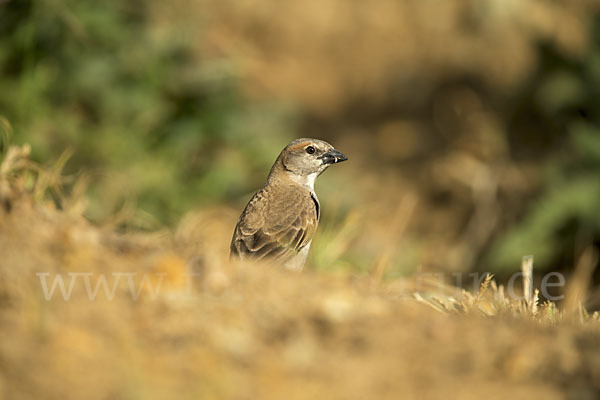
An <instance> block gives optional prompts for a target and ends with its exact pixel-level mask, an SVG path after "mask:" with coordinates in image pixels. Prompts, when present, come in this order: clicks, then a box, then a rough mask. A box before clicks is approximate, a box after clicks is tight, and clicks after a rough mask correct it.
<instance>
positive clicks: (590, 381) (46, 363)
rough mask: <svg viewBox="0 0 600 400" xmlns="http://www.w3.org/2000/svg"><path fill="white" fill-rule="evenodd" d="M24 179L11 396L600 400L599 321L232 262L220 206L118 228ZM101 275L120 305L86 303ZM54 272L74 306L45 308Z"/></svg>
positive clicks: (6, 301)
mask: <svg viewBox="0 0 600 400" xmlns="http://www.w3.org/2000/svg"><path fill="white" fill-rule="evenodd" d="M16 182H17V183H16V184H12V185H8V186H7V185H6V184H5V185H4V186H3V187H2V190H1V191H0V194H1V195H2V204H3V207H1V208H0V255H1V257H0V332H1V335H2V336H1V340H0V371H1V372H0V398H5V399H84V398H85V399H166V398H171V399H172V398H178V399H282V398H287V399H316V398H327V399H397V398H419V399H420V398H423V399H441V398H453V399H458V398H460V399H479V398H487V399H506V398H513V399H532V398H544V399H596V398H599V396H600V324H599V323H598V321H597V320H593V319H591V320H590V321H586V322H581V321H579V320H577V319H569V318H557V319H551V318H550V319H548V318H537V317H535V316H527V315H524V314H522V313H511V312H501V313H498V315H495V316H489V315H488V314H489V313H484V312H483V311H481V310H482V308H480V307H478V306H477V305H475V306H473V307H472V308H470V309H468V310H466V311H464V312H441V311H438V310H436V309H434V308H433V307H430V306H429V305H428V304H427V303H426V302H419V301H416V300H415V299H414V295H413V293H411V290H410V289H409V288H410V285H404V284H400V283H402V281H400V280H399V279H396V280H380V279H376V277H374V276H373V275H372V274H371V275H370V274H364V275H353V274H350V273H335V274H334V273H317V272H314V271H311V270H306V271H304V272H303V273H291V272H287V271H282V270H281V269H278V268H275V267H273V266H268V265H260V266H259V265H254V266H248V265H247V266H239V265H233V264H230V263H228V262H227V261H226V257H222V254H221V253H222V252H223V251H224V249H223V248H226V246H227V240H225V235H229V234H230V232H229V228H228V227H230V226H232V225H231V222H232V220H233V218H234V214H233V213H232V212H229V211H227V210H217V211H214V212H211V213H200V214H197V215H196V216H195V217H194V218H190V219H188V220H187V222H186V221H184V222H182V224H181V226H180V227H179V229H178V230H177V231H176V232H174V233H168V232H164V233H154V234H133V233H129V234H117V233H115V232H114V230H113V229H112V228H109V227H108V228H107V227H104V228H101V227H95V226H92V225H90V224H89V223H88V222H87V221H86V220H85V219H84V218H83V217H81V216H80V215H79V212H78V210H80V209H81V208H80V207H78V206H77V204H70V205H69V206H68V207H65V208H64V210H57V209H56V208H55V207H54V206H53V205H48V204H46V203H44V202H43V201H38V200H35V199H34V198H33V197H32V195H31V194H30V193H29V192H27V191H26V190H21V189H19V184H18V183H19V181H18V180H17V181H16ZM217 242H219V243H221V242H224V243H225V244H224V245H223V246H222V247H223V248H221V247H219V246H217V245H215V243H217ZM211 249H212V250H211ZM69 274H71V275H69ZM115 274H116V275H115ZM127 274H129V275H127ZM102 276H104V277H105V278H106V279H107V281H108V283H109V286H110V288H112V287H113V286H112V285H113V282H115V280H116V279H117V277H118V276H120V278H119V279H120V280H119V281H117V282H118V284H115V286H114V288H115V292H114V296H109V295H107V294H106V292H105V291H104V289H103V288H102V287H101V286H98V287H99V290H98V292H97V293H96V296H95V298H94V299H93V300H90V297H89V294H88V290H87V289H86V284H85V283H86V277H87V279H88V284H89V286H90V288H92V289H93V288H94V287H96V285H97V284H98V282H99V280H100V279H102V278H101V277H102ZM56 277H62V278H64V283H65V290H67V289H69V287H70V285H71V283H72V287H73V289H72V292H71V293H70V295H69V296H67V297H68V299H67V300H64V299H63V296H62V294H61V291H60V287H59V286H56V287H55V291H54V292H53V293H52V295H50V296H49V300H47V299H46V297H48V296H47V295H49V291H50V289H51V287H52V283H53V282H54V279H55V278H56ZM72 279H73V280H72ZM44 282H45V283H46V293H45V291H44ZM131 285H133V288H134V289H135V290H133V291H132V289H131V287H130V286H131ZM144 285H145V286H144ZM140 287H141V288H142V289H139V290H140V292H139V293H137V290H138V288H140ZM138 295H139V296H138ZM111 297H112V298H111Z"/></svg>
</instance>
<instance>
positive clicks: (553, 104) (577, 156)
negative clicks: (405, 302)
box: [489, 19, 600, 270]
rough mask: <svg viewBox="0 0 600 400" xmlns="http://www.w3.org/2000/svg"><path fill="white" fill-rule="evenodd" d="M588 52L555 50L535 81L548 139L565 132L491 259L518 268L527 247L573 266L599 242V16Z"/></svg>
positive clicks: (543, 262)
mask: <svg viewBox="0 0 600 400" xmlns="http://www.w3.org/2000/svg"><path fill="white" fill-rule="evenodd" d="M593 35H594V36H593V37H594V39H595V40H593V41H592V43H593V45H592V46H591V48H590V50H589V52H588V53H587V54H586V56H585V57H584V58H583V59H581V60H568V59H564V58H560V57H557V56H556V54H551V55H550V57H549V58H552V60H551V61H549V60H548V59H546V63H542V64H541V65H542V67H543V70H542V71H540V74H539V76H540V77H541V78H540V79H539V80H538V82H537V83H536V84H535V85H534V86H533V89H532V91H533V98H534V99H535V101H534V102H533V105H532V107H533V109H534V110H535V112H534V114H536V115H537V116H538V117H539V118H541V119H543V120H545V121H546V123H545V124H544V125H545V126H548V127H549V131H548V132H545V133H546V135H547V136H548V140H552V136H553V135H554V136H557V137H559V138H560V140H558V141H556V144H555V145H554V146H552V147H551V153H550V155H549V156H546V157H545V158H544V159H545V161H544V162H545V168H544V170H545V174H544V179H543V182H544V183H543V188H542V189H541V192H540V193H539V195H538V196H537V200H535V201H533V202H532V204H531V205H530V206H529V207H528V210H527V212H526V213H525V214H524V216H523V218H522V220H521V221H520V223H518V224H516V225H515V226H514V227H512V228H511V229H509V230H507V231H506V232H504V233H503V234H502V235H501V236H500V237H499V239H498V240H497V241H496V242H495V244H494V245H493V248H492V251H491V252H490V254H489V260H490V264H491V265H496V266H497V267H498V268H506V269H513V270H514V266H515V265H518V260H519V259H520V258H521V256H523V255H525V254H534V255H535V258H536V262H537V263H538V267H539V266H541V267H545V268H548V267H551V266H554V267H566V266H571V265H572V263H573V258H576V257H578V255H579V254H580V253H581V252H582V251H583V250H584V248H585V247H586V246H588V245H590V244H594V243H595V244H596V245H600V19H596V24H595V30H594V32H593Z"/></svg>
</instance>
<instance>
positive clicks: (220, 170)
mask: <svg viewBox="0 0 600 400" xmlns="http://www.w3.org/2000/svg"><path fill="white" fill-rule="evenodd" d="M150 4H151V2H148V1H143V0H133V1H126V2H122V1H117V0H107V1H101V2H98V1H92V0H67V1H55V0H37V1H28V0H22V1H21V0H20V1H8V2H3V3H1V4H0V68H1V70H0V71H1V72H0V87H1V88H2V90H0V116H3V117H5V118H6V119H7V120H8V121H10V123H11V124H12V125H13V129H14V132H15V134H14V137H13V138H12V140H13V142H16V143H23V142H29V143H31V144H32V148H33V151H34V157H35V158H36V159H38V160H42V161H45V162H49V161H51V160H53V159H56V158H57V157H58V156H59V155H60V154H61V153H62V152H64V151H65V149H71V150H74V151H73V156H72V159H71V160H70V161H69V164H68V171H67V172H74V171H81V170H82V167H84V168H83V170H86V171H88V173H90V174H91V175H92V177H91V179H90V182H92V183H91V187H90V192H91V194H92V195H91V196H90V199H91V201H92V203H91V204H90V207H89V214H90V215H89V216H90V217H91V218H92V219H102V218H104V217H106V216H108V215H111V214H113V213H114V212H115V211H116V210H117V209H118V208H119V207H122V206H123V204H124V202H125V203H126V202H128V201H135V202H137V206H138V207H136V208H138V209H139V210H141V212H142V214H143V215H146V216H147V218H146V219H145V220H138V221H137V223H139V224H141V225H144V224H146V225H147V224H148V223H150V225H153V224H152V222H153V221H152V218H154V217H156V218H157V219H158V220H159V221H160V222H167V223H169V222H172V221H174V220H175V219H176V218H177V217H179V216H180V215H181V213H182V212H183V211H185V210H187V209H189V208H191V207H192V206H194V205H200V204H204V203H206V202H210V201H217V200H222V199H224V198H227V197H232V196H239V195H240V194H241V193H244V192H245V191H248V190H251V188H253V187H254V186H255V185H256V182H255V181H256V178H255V177H253V176H252V171H256V170H259V169H262V170H264V168H268V166H269V165H270V163H271V162H272V154H273V153H276V152H277V151H278V150H279V149H280V148H281V146H282V145H284V144H285V143H286V142H287V140H288V139H289V136H287V135H286V134H285V130H284V129H283V126H286V125H288V124H286V123H284V122H285V121H286V118H289V117H290V112H289V111H288V110H287V109H286V108H285V107H283V106H277V107H275V106H270V105H258V106H249V105H248V104H247V103H244V102H242V101H241V100H240V95H239V88H238V82H237V78H236V71H235V65H233V63H232V62H231V61H222V60H219V59H214V60H211V59H201V60H199V59H198V56H197V55H196V53H197V52H196V53H195V52H194V51H193V49H192V48H191V44H192V43H195V42H197V41H199V40H202V38H196V37H194V38H191V37H189V32H188V30H186V27H187V25H186V21H182V23H181V24H179V25H178V26H177V29H162V30H161V29H160V24H157V23H156V15H152V13H151V10H150ZM187 23H198V22H197V21H196V22H194V21H191V22H187ZM240 143H243V145H240ZM235 190H237V191H238V192H233V191H235ZM150 215H151V216H152V217H150ZM134 219H135V218H134ZM154 222H156V221H154Z"/></svg>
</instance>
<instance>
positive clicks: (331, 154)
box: [319, 149, 348, 164]
mask: <svg viewBox="0 0 600 400" xmlns="http://www.w3.org/2000/svg"><path fill="white" fill-rule="evenodd" d="M319 158H320V159H321V160H322V161H323V164H336V163H339V162H342V161H346V160H347V159H348V157H346V156H345V155H343V154H342V153H340V152H339V151H337V150H336V149H332V150H329V151H328V152H327V153H325V154H323V155H322V156H321V157H319Z"/></svg>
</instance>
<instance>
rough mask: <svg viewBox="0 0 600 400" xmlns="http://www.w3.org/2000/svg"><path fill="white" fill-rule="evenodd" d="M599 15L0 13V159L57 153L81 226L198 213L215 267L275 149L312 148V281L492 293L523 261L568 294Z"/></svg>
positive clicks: (339, 1)
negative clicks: (445, 278) (318, 210)
mask: <svg viewBox="0 0 600 400" xmlns="http://www.w3.org/2000/svg"><path fill="white" fill-rule="evenodd" d="M599 12H600V6H599V4H598V2H597V1H594V0H569V1H551V0H546V1H541V0H488V1H478V0H444V1H422V0H406V1H402V2H398V1H393V0H377V1H370V2H362V1H347V0H346V1H343V0H323V1H320V2H305V1H301V0H262V1H256V0H236V1H233V0H221V1H207V0H195V1H192V0H172V1H169V2H156V1H150V0H131V1H126V2H124V1H117V0H105V1H101V2H98V1H92V0H63V1H57V0H36V1H29V0H0V133H1V136H2V141H1V143H2V144H1V145H0V146H3V147H4V148H5V147H6V146H7V144H8V143H16V144H22V143H30V144H31V145H32V150H33V157H34V159H35V160H37V161H40V162H42V163H44V164H46V165H52V164H54V163H55V162H56V161H57V160H61V159H66V158H67V157H69V159H68V162H67V163H66V166H65V167H64V172H65V174H66V177H67V178H68V179H67V180H66V181H65V184H66V185H67V186H69V185H73V186H75V185H76V182H82V181H83V182H85V183H86V185H87V191H86V193H87V195H86V199H87V202H88V204H87V216H88V218H90V219H91V220H92V221H95V222H97V223H99V224H102V223H106V221H109V220H110V221H114V220H115V216H119V219H118V225H119V226H120V228H121V229H122V230H124V231H132V230H139V229H143V230H150V231H152V230H156V229H159V228H163V227H170V228H173V229H180V230H181V229H184V228H185V227H189V226H193V225H194V221H196V219H195V218H196V217H195V216H197V215H199V214H200V215H205V216H206V215H207V214H210V215H212V216H214V219H215V220H218V221H219V222H220V223H221V225H220V226H219V227H218V228H214V227H213V228H214V230H211V231H210V232H204V233H203V234H200V235H199V236H203V235H204V236H211V235H212V236H214V235H216V234H217V232H218V235H217V236H216V238H213V239H206V240H209V241H210V240H213V241H214V242H215V243H220V245H221V246H222V249H219V251H221V253H223V252H226V251H227V247H228V244H229V240H230V235H231V232H232V231H233V224H234V223H235V220H236V218H237V216H238V215H239V213H240V211H241V209H242V208H243V206H244V205H245V203H246V202H247V200H248V199H249V197H250V196H251V195H252V194H253V192H254V191H256V189H257V188H258V187H259V186H260V185H262V183H263V182H264V179H265V177H266V174H267V172H268V169H269V167H270V166H271V164H272V162H273V161H274V159H275V158H276V156H277V154H278V153H279V151H280V150H281V149H282V148H283V147H284V146H285V145H286V144H287V143H288V142H289V141H291V140H292V139H294V138H297V137H315V138H320V139H323V140H326V141H329V142H330V143H332V144H333V145H334V146H335V147H336V148H338V149H339V150H340V151H342V152H344V153H345V154H347V155H348V156H349V157H350V161H349V162H347V163H344V164H342V165H340V166H336V167H335V168H331V169H330V170H329V171H327V173H325V174H324V175H323V176H322V177H321V178H320V179H319V181H318V182H317V188H316V189H317V193H318V194H319V197H320V199H321V203H322V209H323V220H322V225H321V227H320V229H319V233H318V234H319V237H318V238H317V240H316V241H315V242H314V246H313V249H312V250H311V258H310V262H309V264H310V267H311V268H315V269H318V270H320V269H324V270H336V269H345V270H351V271H357V272H373V271H379V272H378V273H381V274H384V275H385V276H399V275H406V274H410V273H412V272H414V271H415V270H416V269H417V268H418V267H419V266H422V267H423V269H427V270H433V271H446V272H452V273H465V274H467V273H469V272H483V271H491V272H493V273H495V274H496V275H497V276H498V277H499V278H500V279H502V277H508V276H509V275H510V274H512V273H514V272H515V271H517V270H518V269H519V266H520V260H521V257H522V256H524V255H529V254H532V255H534V257H535V263H536V264H535V265H536V267H535V268H536V271H537V272H538V274H540V275H541V274H544V273H545V272H548V271H563V272H565V273H567V274H570V273H572V272H573V271H576V270H577V271H580V272H579V273H580V274H583V276H584V278H585V279H587V280H589V279H590V278H592V274H594V267H595V266H596V264H597V262H598V258H597V253H598V248H599V246H600V126H599V123H600V14H599ZM61 156H62V158H61ZM182 226H183V227H184V228H182ZM213 228H211V229H213ZM190 229H192V228H190ZM196 229H201V228H196ZM213 234H214V235H213ZM224 256H225V257H226V254H225V255H224ZM581 271H583V272H581ZM595 274H596V281H598V279H599V278H600V275H599V273H598V271H596V272H595ZM585 279H584V280H585ZM588 307H591V308H600V292H594V293H592V296H590V298H589V304H588Z"/></svg>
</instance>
